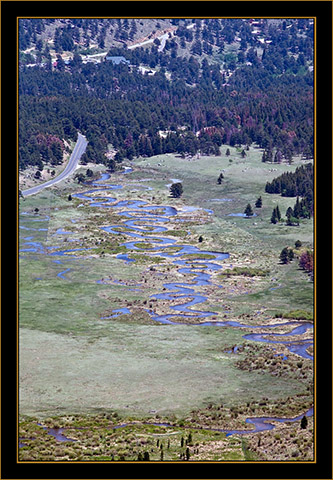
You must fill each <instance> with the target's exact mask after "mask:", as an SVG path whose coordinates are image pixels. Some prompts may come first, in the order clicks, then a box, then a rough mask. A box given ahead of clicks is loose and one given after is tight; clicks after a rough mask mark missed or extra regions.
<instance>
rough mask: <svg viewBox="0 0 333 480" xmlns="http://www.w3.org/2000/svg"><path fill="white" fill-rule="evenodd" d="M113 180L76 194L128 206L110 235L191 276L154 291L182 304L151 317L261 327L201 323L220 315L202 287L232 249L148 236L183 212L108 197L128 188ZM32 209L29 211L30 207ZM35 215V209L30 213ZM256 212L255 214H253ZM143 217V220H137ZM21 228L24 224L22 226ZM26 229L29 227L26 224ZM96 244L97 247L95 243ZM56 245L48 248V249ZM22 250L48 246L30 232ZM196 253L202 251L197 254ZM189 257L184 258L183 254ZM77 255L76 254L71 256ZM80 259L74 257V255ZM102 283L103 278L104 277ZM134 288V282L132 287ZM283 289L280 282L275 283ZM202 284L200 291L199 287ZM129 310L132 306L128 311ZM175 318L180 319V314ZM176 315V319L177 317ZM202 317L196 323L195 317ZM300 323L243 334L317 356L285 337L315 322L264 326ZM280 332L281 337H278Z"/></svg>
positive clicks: (94, 202) (93, 202)
mask: <svg viewBox="0 0 333 480" xmlns="http://www.w3.org/2000/svg"><path fill="white" fill-rule="evenodd" d="M130 172H131V169H130V168H127V169H126V170H125V171H124V172H123V173H124V174H128V173H130ZM109 179H110V174H102V175H101V178H100V179H99V180H96V181H94V182H92V183H91V184H90V185H91V186H95V187H98V188H90V189H88V190H87V191H85V192H82V193H78V194H73V195H72V196H73V197H76V198H79V199H81V200H83V201H84V202H88V203H89V206H90V207H96V208H112V209H115V210H116V209H120V208H121V209H125V210H122V211H120V212H119V215H120V216H122V217H124V221H123V222H122V225H123V227H125V229H126V231H124V230H123V229H122V225H119V224H118V225H109V226H104V227H101V228H102V230H104V231H105V232H107V233H109V234H111V235H126V236H127V237H129V238H132V240H130V241H126V242H124V243H122V244H121V245H122V246H125V247H126V248H127V249H128V250H129V251H130V250H132V251H137V252H142V253H144V254H145V255H151V256H154V255H157V256H160V257H165V258H169V259H171V260H172V262H173V264H174V265H178V266H179V267H181V268H179V269H178V272H179V273H181V274H182V275H184V276H185V278H186V276H187V275H189V280H188V281H187V282H186V281H185V282H168V283H164V284H163V289H164V291H163V292H161V293H157V294H154V295H151V298H155V299H163V300H171V301H174V300H176V301H177V304H174V305H171V306H170V311H171V313H169V314H164V315H158V314H157V313H156V312H154V311H153V310H151V309H149V310H146V311H147V312H148V313H149V315H150V316H151V318H152V319H153V320H155V321H156V322H159V323H167V324H172V325H176V324H179V323H181V320H180V319H181V318H183V319H184V323H188V320H191V324H195V325H201V326H213V325H214V326H217V327H219V326H232V327H242V328H262V326H260V325H259V326H256V327H253V326H250V325H246V324H242V323H240V322H235V321H227V320H226V321H223V322H222V321H219V322H211V321H209V320H207V321H206V322H202V321H200V320H202V319H203V318H209V317H211V316H216V315H218V312H214V311H207V310H202V309H200V308H198V306H199V305H201V304H204V303H205V302H206V301H207V296H206V295H205V294H203V293H201V292H200V287H206V286H209V285H211V284H212V283H211V272H216V271H218V270H221V269H222V268H223V266H222V264H221V263H220V262H223V260H225V259H226V258H228V257H229V254H228V253H223V252H215V251H209V250H200V248H198V247H196V246H193V245H189V244H180V243H178V241H179V240H178V239H177V238H169V237H160V236H152V235H147V233H150V234H151V233H163V232H167V230H168V228H167V226H163V225H161V224H167V223H168V222H169V221H170V218H171V217H172V218H173V219H175V218H176V217H177V215H178V212H177V209H176V208H175V207H172V206H168V205H149V204H148V203H147V202H145V201H143V200H135V199H133V200H120V201H119V200H117V199H116V198H115V197H107V196H105V192H106V191H107V190H118V189H121V188H123V187H122V186H121V185H114V184H110V183H108V180H109ZM98 192H101V195H100V197H99V196H96V193H97V194H98ZM229 200H230V199H225V198H221V199H212V201H229ZM198 209H199V208H198V207H184V208H183V209H182V211H189V212H190V211H193V210H198ZM205 211H206V212H207V213H209V214H213V210H209V209H205ZM25 214H27V212H25ZM229 215H230V216H241V217H245V214H243V213H235V214H229ZM30 216H31V214H30ZM253 216H255V214H254V215H253ZM33 220H34V221H45V220H49V217H47V216H41V218H38V215H37V216H36V214H34V216H33ZM139 222H140V225H138V223H139ZM21 228H22V229H25V228H26V227H24V226H23V225H22V226H21ZM26 229H27V228H26ZM69 233H72V232H67V231H66V230H63V229H61V228H59V229H58V230H57V232H56V234H69ZM141 242H142V243H145V244H146V246H147V244H149V245H150V247H148V248H141V247H140V243H141ZM175 245H176V246H177V247H178V251H176V252H175V251H173V250H172V248H171V247H173V246H175ZM90 248H91V249H92V248H93V247H90ZM50 249H52V247H49V248H48V250H50ZM82 250H89V248H73V249H65V250H57V251H55V252H51V253H49V254H50V255H52V256H63V257H64V256H66V253H69V252H70V253H74V252H75V251H82ZM20 252H35V253H44V254H45V249H44V247H43V244H42V243H40V242H34V241H33V236H30V237H25V243H24V245H22V248H21V250H20ZM196 254H198V256H197V257H196ZM201 254H207V255H210V256H211V257H212V259H202V258H200V255H201ZM186 255H192V256H193V257H192V258H190V259H188V260H187V259H186ZM184 257H185V258H184ZM72 258H73V257H72ZM74 258H75V257H74ZM117 258H118V259H119V260H122V261H124V262H126V263H131V262H134V261H135V260H134V259H131V258H130V257H129V256H128V254H127V253H124V254H118V255H117ZM69 271H70V268H66V269H64V270H62V271H61V272H59V273H57V276H58V277H59V278H61V279H63V280H68V277H67V276H66V273H68V272H69ZM101 283H102V282H101ZM132 287H133V286H132ZM272 288H279V287H272ZM198 289H199V290H198ZM126 313H130V311H129V310H128V311H126ZM119 314H121V309H118V310H114V311H113V315H112V316H111V317H109V318H113V317H114V316H118V315H119ZM175 317H176V318H175ZM175 319H177V322H176V321H173V320H175ZM196 319H197V320H198V321H197V322H196V321H195V320H196ZM293 324H296V326H295V327H294V328H293V330H292V331H290V332H288V333H285V334H274V333H267V334H255V333H252V334H247V335H244V338H245V339H247V340H252V341H257V342H265V343H271V344H273V343H280V344H284V345H285V346H286V347H287V348H288V349H289V351H290V352H293V353H297V354H298V355H300V356H302V357H304V358H310V359H312V356H311V355H309V354H308V353H307V352H306V349H307V348H308V347H309V346H310V345H311V344H312V342H310V341H304V340H303V341H302V340H300V341H297V340H295V341H291V340H284V339H283V337H285V336H295V335H300V334H302V333H304V332H305V331H306V330H307V329H309V328H313V325H312V324H310V323H302V324H301V325H300V324H299V322H287V323H284V324H279V325H275V326H267V327H266V326H265V328H269V329H275V327H279V326H281V325H293ZM272 335H275V337H276V339H274V340H273V339H272V338H271V337H272ZM277 337H280V338H277Z"/></svg>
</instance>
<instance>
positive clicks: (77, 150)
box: [22, 133, 88, 197]
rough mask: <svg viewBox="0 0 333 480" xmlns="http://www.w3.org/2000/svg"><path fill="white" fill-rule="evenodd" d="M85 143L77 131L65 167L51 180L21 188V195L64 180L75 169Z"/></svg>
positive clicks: (84, 139) (29, 193)
mask: <svg viewBox="0 0 333 480" xmlns="http://www.w3.org/2000/svg"><path fill="white" fill-rule="evenodd" d="M87 145H88V142H87V140H86V137H84V136H83V135H81V133H78V139H77V142H76V145H75V147H74V150H73V152H72V155H71V156H70V159H69V161H68V164H67V165H66V168H65V169H64V170H63V171H62V172H61V173H60V174H59V175H58V176H57V177H55V178H52V180H49V181H48V182H45V183H42V184H41V185H37V186H36V187H32V188H28V189H27V190H22V194H23V196H24V197H27V196H28V195H33V194H35V193H38V192H40V191H41V190H43V189H44V188H47V187H50V186H51V185H55V184H56V183H58V182H61V181H62V180H65V178H67V177H69V175H71V174H72V173H73V172H74V171H75V169H76V167H77V165H78V163H79V160H80V158H81V157H82V155H83V154H84V152H85V150H86V148H87Z"/></svg>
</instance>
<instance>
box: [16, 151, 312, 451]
mask: <svg viewBox="0 0 333 480" xmlns="http://www.w3.org/2000/svg"><path fill="white" fill-rule="evenodd" d="M230 151H231V155H230V156H229V158H228V159H227V158H225V156H224V155H223V154H222V155H221V156H219V157H209V156H207V157H202V158H200V160H196V159H194V158H193V159H192V160H189V159H184V158H180V157H179V156H176V155H158V156H155V157H151V158H138V159H136V160H134V161H132V162H128V165H127V166H126V168H123V167H122V168H120V170H119V171H118V172H116V173H112V174H110V173H109V172H107V171H105V169H103V168H102V167H100V166H93V165H91V166H89V168H92V169H93V171H94V179H93V180H92V181H90V182H89V183H84V184H78V183H76V182H75V181H74V180H73V179H68V180H66V181H65V182H62V183H61V184H58V185H57V186H55V187H52V188H50V189H46V190H44V191H43V192H41V193H39V194H37V195H33V196H30V197H27V198H25V199H23V200H22V199H21V200H20V218H19V234H20V247H19V262H20V266H19V273H20V290H19V293H20V297H19V310H20V311H19V323H20V334H19V347H20V365H19V387H20V393H19V395H20V425H19V439H20V442H21V443H20V448H19V451H18V455H19V459H20V460H22V461H38V460H44V461H73V460H74V461H75V460H76V461H80V460H83V461H136V460H146V461H148V458H147V452H148V456H149V460H150V461H151V460H155V461H162V460H163V461H244V460H248V459H251V460H276V461H280V460H288V461H290V460H295V461H297V460H305V461H311V460H313V431H314V423H313V380H314V378H313V314H312V312H313V283H312V282H311V281H310V280H309V277H308V276H307V275H306V273H304V271H302V270H301V269H300V268H299V267H298V262H297V260H296V259H295V260H294V261H292V262H290V263H289V264H287V265H283V264H281V262H280V261H279V253H280V251H281V249H282V248H283V247H285V246H286V245H288V246H290V247H293V246H294V244H295V242H296V240H300V241H301V242H302V245H303V248H311V247H312V245H313V238H312V237H313V222H312V220H311V219H305V220H302V222H301V223H300V225H299V226H297V227H294V226H287V225H286V223H284V222H281V223H280V224H277V225H273V224H271V223H270V221H269V219H270V215H271V211H272V208H274V207H275V206H276V205H277V204H279V206H280V209H281V211H282V212H284V211H286V210H287V208H288V207H289V206H292V205H293V204H294V202H295V199H294V198H286V197H280V196H278V195H271V194H266V193H265V192H264V186H265V183H266V182H267V181H271V180H272V179H273V178H274V177H275V176H277V175H278V174H279V173H280V172H283V171H294V170H295V168H296V167H297V166H299V165H300V164H302V163H304V160H302V158H300V157H295V158H294V159H293V163H292V164H285V163H283V164H277V165H276V169H275V170H277V172H272V171H271V170H272V168H271V167H270V165H269V164H265V163H262V162H261V155H262V150H261V149H259V148H257V147H250V150H249V151H248V153H247V157H246V159H244V158H242V156H241V155H240V152H239V149H237V148H234V147H231V148H230ZM230 160H232V162H230ZM244 164H246V174H245V173H244V170H245V168H244ZM84 168H86V167H80V171H82V172H83V173H84V171H85V170H84ZM222 170H223V171H224V177H225V178H224V182H223V183H222V185H219V184H217V181H216V179H217V177H218V174H219V172H220V171H222ZM174 177H177V181H181V182H182V184H183V188H184V191H183V195H182V196H181V198H172V197H171V196H170V193H169V187H170V185H171V183H172V182H173V181H174V180H175V178H174ZM69 195H71V200H69V199H68V197H69ZM259 195H261V196H262V199H263V206H262V208H260V209H259V208H258V209H255V217H254V218H244V216H243V215H239V212H242V211H244V208H245V206H246V205H247V204H248V203H252V204H254V202H255V200H256V198H258V196H259ZM36 208H37V209H38V211H36ZM293 312H295V313H294V314H293ZM304 416H306V418H307V419H308V424H307V428H306V429H304V428H301V426H300V423H301V419H302V418H303V417H304ZM260 419H261V420H260ZM120 426H122V428H118V427H120ZM52 429H53V430H52ZM55 430H57V431H56V432H55ZM51 432H53V433H56V434H55V435H52V433H51ZM50 433H51V434H50ZM190 433H191V438H189V434H190ZM259 437H260V441H259ZM295 439H297V442H295V441H294V440H295ZM157 441H158V444H157ZM162 444H163V447H162V448H161V445H162Z"/></svg>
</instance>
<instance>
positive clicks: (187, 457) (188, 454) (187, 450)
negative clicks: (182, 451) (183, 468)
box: [186, 447, 190, 460]
mask: <svg viewBox="0 0 333 480" xmlns="http://www.w3.org/2000/svg"><path fill="white" fill-rule="evenodd" d="M189 459H190V449H189V448H188V447H187V449H186V460H189Z"/></svg>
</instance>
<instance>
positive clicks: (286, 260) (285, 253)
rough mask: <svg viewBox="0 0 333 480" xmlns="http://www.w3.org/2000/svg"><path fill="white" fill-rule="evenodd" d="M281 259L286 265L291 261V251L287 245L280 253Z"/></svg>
mask: <svg viewBox="0 0 333 480" xmlns="http://www.w3.org/2000/svg"><path fill="white" fill-rule="evenodd" d="M280 261H281V263H283V264H284V265H286V264H287V263H289V261H290V260H289V252H288V247H285V248H284V249H283V250H282V251H281V253H280Z"/></svg>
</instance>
